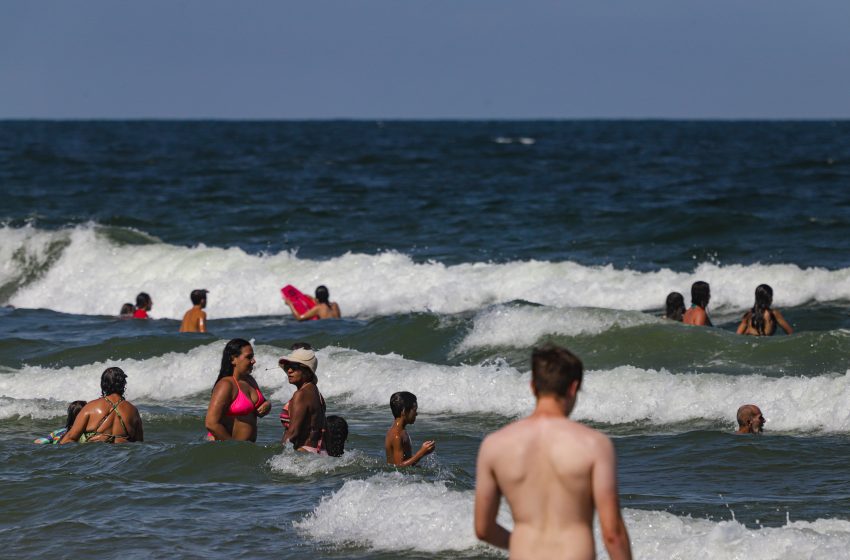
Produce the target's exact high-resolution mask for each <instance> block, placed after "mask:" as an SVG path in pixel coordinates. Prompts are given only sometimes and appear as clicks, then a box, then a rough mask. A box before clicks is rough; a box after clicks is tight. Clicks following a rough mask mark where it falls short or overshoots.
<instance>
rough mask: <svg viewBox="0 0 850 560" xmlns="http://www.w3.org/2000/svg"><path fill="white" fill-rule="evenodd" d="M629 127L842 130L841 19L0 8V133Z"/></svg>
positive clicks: (652, 11)
mask: <svg viewBox="0 0 850 560" xmlns="http://www.w3.org/2000/svg"><path fill="white" fill-rule="evenodd" d="M623 117H624V118H732V119H739V118H850V2H848V1H847V0H829V1H827V0H823V1H818V0H813V1H808V2H789V1H786V0H775V1H768V0H736V1H734V2H733V1H727V0H715V1H712V2H690V1H687V0H679V1H676V0H647V1H644V2H641V1H637V0H632V1H605V0H596V1H579V2H566V1H560V2H558V1H542V0H540V1H538V0H528V1H519V0H517V1H513V2H507V1H502V0H488V1H483V0H482V1H463V0H432V1H427V2H422V1H420V2H413V1H405V0H394V1H366V2H357V1H354V0H347V1H308V2H298V3H296V2H267V1H250V2H221V1H218V0H204V1H192V2H185V1H178V0H172V1H167V2H163V1H148V2H133V3H131V2H117V1H108V2H106V1H88V2H68V1H64V0H63V1H45V2H30V1H17V0H14V1H7V2H3V3H2V5H0V118H226V119H242V118H246V119H256V118H270V119H309V118H365V119H372V118H377V119H381V118H412V119H419V118H426V119H430V118H623Z"/></svg>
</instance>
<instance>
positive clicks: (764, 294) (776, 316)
mask: <svg viewBox="0 0 850 560" xmlns="http://www.w3.org/2000/svg"><path fill="white" fill-rule="evenodd" d="M772 303H773V288H771V287H770V286H768V285H767V284H761V285H760V286H759V287H757V288H756V302H755V304H753V308H752V309H750V310H749V311H747V312H746V313H745V314H744V316H743V318H741V324H740V325H738V334H749V335H753V336H773V334H774V333H775V332H776V326H777V325H779V326H780V327H782V330H783V331H785V332H786V333H787V334H792V333H793V332H794V329H792V328H791V325H789V324H788V321H786V320H785V317H783V316H782V313H780V312H779V310H778V309H771V307H770V306H771V304H772Z"/></svg>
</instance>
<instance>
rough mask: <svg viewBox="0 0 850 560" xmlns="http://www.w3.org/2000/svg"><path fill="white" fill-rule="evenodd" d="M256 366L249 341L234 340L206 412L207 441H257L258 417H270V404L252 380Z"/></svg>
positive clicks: (223, 359) (226, 352) (222, 362)
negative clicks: (267, 415)
mask: <svg viewBox="0 0 850 560" xmlns="http://www.w3.org/2000/svg"><path fill="white" fill-rule="evenodd" d="M255 363H256V362H255V360H254V348H253V346H251V343H250V342H248V341H247V340H243V339H241V338H234V339H233V340H231V341H230V342H228V343H227V345H226V346H225V347H224V352H223V354H222V356H221V369H220V370H219V373H218V379H216V382H215V385H214V386H213V390H212V397H211V398H210V405H209V407H208V408H207V417H206V421H205V424H206V427H207V430H209V432H208V433H207V439H210V440H225V439H235V440H241V441H257V417H260V416H265V415H266V414H268V413H269V410H271V403H269V402H268V401H267V400H266V399H265V397H263V393H262V392H261V391H260V388H259V387H258V386H257V382H256V381H255V380H254V378H253V377H252V376H251V371H252V370H253V369H254V364H255Z"/></svg>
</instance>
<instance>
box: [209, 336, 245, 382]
mask: <svg viewBox="0 0 850 560" xmlns="http://www.w3.org/2000/svg"><path fill="white" fill-rule="evenodd" d="M246 346H251V343H250V342H248V341H247V340H245V339H244V338H234V339H233V340H231V341H229V342H228V343H227V344H225V345H224V351H223V352H222V353H221V368H219V371H218V378H217V379H216V380H215V382H216V383H218V382H219V381H220V380H221V379H224V378H225V377H228V376H230V375H233V369H234V367H235V366H234V364H233V361H234V359H236V358H238V357H239V356H241V355H242V349H243V348H245V347H246ZM213 386H215V384H213Z"/></svg>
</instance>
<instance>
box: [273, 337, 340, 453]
mask: <svg viewBox="0 0 850 560" xmlns="http://www.w3.org/2000/svg"><path fill="white" fill-rule="evenodd" d="M278 363H279V364H280V367H281V368H283V371H285V372H286V378H287V380H288V381H289V383H291V384H292V385H295V387H296V389H295V392H294V393H293V394H292V398H291V399H289V402H287V403H286V404H285V405H284V406H283V410H281V412H280V423H281V424H282V425H283V428H284V432H283V438H282V439H281V442H282V443H283V444H284V445H286V444H287V443H290V442H291V443H292V446H293V447H294V448H295V449H296V450H297V451H307V452H310V453H316V454H318V455H327V454H328V452H327V449H326V447H327V444H326V443H325V438H326V437H327V434H326V431H327V421H326V419H325V410H326V405H325V399H324V397H322V394H321V393H320V392H319V388H318V387H317V386H316V383H318V380H319V379H318V377H317V376H316V368H317V367H318V365H319V360H318V358H316V353H315V352H313V350H311V349H308V348H303V347H300V348H297V349H295V350H293V351H292V352H291V353H290V354H289V355H287V356H284V357H282V358H281V359H280V360H279V361H278Z"/></svg>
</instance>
